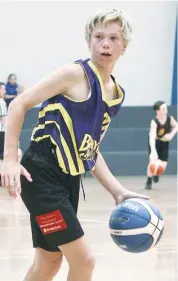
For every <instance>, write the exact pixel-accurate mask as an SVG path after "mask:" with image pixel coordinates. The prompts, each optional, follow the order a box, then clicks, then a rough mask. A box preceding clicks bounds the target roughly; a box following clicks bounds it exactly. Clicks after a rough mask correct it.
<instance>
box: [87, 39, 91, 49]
mask: <svg viewBox="0 0 178 281" xmlns="http://www.w3.org/2000/svg"><path fill="white" fill-rule="evenodd" d="M88 49H89V50H90V49H91V40H89V41H88Z"/></svg>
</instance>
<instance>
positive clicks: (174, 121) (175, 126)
mask: <svg viewBox="0 0 178 281" xmlns="http://www.w3.org/2000/svg"><path fill="white" fill-rule="evenodd" d="M171 127H172V128H177V129H178V123H177V121H176V120H175V119H174V117H172V116H171Z"/></svg>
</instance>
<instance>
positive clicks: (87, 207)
mask: <svg viewBox="0 0 178 281" xmlns="http://www.w3.org/2000/svg"><path fill="white" fill-rule="evenodd" d="M120 182H121V183H122V184H123V185H124V186H125V187H127V188H129V189H132V190H133V191H136V192H141V193H143V194H149V195H150V196H151V200H152V202H153V203H154V204H156V205H157V207H158V208H159V209H160V211H161V213H162V215H163V217H164V220H165V230H164V234H163V236H162V239H161V241H160V242H159V244H158V245H156V247H155V248H153V249H151V250H149V251H147V252H145V253H141V254H131V253H127V252H124V251H123V250H121V249H120V248H118V247H117V246H116V245H115V244H114V242H113V241H112V239H111V237H110V234H109V230H108V220H109V216H110V214H111V211H112V209H113V208H114V201H113V199H112V197H111V196H110V195H109V194H108V193H107V192H106V191H105V190H104V189H103V187H102V186H101V185H100V184H99V183H98V182H97V181H96V180H95V179H93V178H86V179H84V181H83V184H84V188H85V193H86V201H84V200H83V194H82V190H81V194H80V205H79V214H78V216H79V219H80V221H81V224H82V226H83V228H84V230H85V233H86V239H87V241H88V242H89V243H90V245H91V248H92V250H93V252H94V255H95V257H96V268H95V273H94V276H93V280H92V281H101V280H102V281H109V280H110V279H111V278H112V280H121V281H160V280H161V281H176V280H177V272H176V271H177V269H176V268H177V246H176V244H177V178H176V176H163V177H162V178H161V179H160V182H159V183H157V184H154V185H153V189H152V190H148V191H146V190H145V189H144V183H145V178H144V177H120ZM33 256H34V249H33V248H32V243H31V232H30V224H29V214H28V212H27V210H26V208H25V206H24V205H23V203H22V201H21V199H20V198H18V199H12V198H10V197H9V196H8V194H7V192H6V191H5V190H4V189H3V188H1V187H0V281H22V280H23V277H24V275H25V273H26V271H27V270H28V268H29V266H30V265H31V263H32V261H33ZM67 271H68V265H67V262H66V260H65V259H64V262H63V265H62V268H61V270H60V272H59V273H58V275H57V276H56V277H55V279H54V280H55V281H57V280H58V281H60V280H61V281H62V280H66V276H67Z"/></svg>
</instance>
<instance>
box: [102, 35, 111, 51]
mask: <svg viewBox="0 0 178 281" xmlns="http://www.w3.org/2000/svg"><path fill="white" fill-rule="evenodd" d="M109 47H110V44H109V39H108V38H104V40H103V48H104V49H109Z"/></svg>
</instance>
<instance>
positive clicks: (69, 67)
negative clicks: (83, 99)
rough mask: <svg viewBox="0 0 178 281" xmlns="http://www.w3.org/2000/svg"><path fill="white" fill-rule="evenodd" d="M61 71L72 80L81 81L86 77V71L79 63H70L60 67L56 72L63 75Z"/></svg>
mask: <svg viewBox="0 0 178 281" xmlns="http://www.w3.org/2000/svg"><path fill="white" fill-rule="evenodd" d="M61 72H62V73H63V76H65V77H66V78H70V79H71V81H78V82H79V81H80V80H82V79H83V78H84V77H85V73H84V70H83V68H82V66H81V65H80V64H77V63H70V64H66V65H64V66H62V67H60V68H59V69H58V70H57V73H56V74H58V75H60V76H61Z"/></svg>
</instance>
